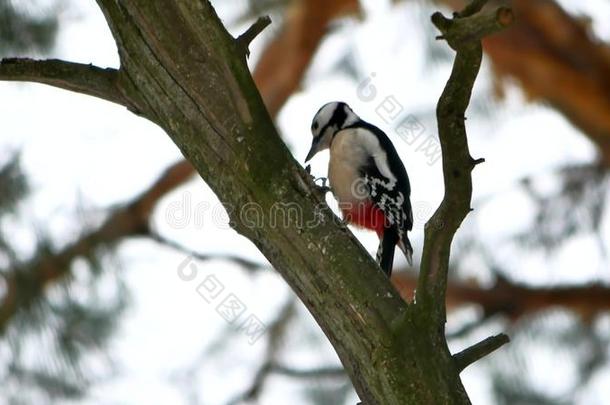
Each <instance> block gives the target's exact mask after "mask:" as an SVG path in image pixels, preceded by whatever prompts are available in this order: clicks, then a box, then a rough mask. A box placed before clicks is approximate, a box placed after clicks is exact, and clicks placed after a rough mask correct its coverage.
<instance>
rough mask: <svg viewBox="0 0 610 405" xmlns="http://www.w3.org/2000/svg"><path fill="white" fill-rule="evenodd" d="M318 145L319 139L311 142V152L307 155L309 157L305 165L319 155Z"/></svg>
mask: <svg viewBox="0 0 610 405" xmlns="http://www.w3.org/2000/svg"><path fill="white" fill-rule="evenodd" d="M318 143H319V139H318V138H314V140H313V141H312V142H311V148H310V149H309V152H308V153H307V157H306V158H305V163H307V162H308V161H309V159H311V158H312V157H314V155H315V154H316V153H318Z"/></svg>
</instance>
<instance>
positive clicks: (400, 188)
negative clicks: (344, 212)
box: [360, 156, 413, 236]
mask: <svg viewBox="0 0 610 405" xmlns="http://www.w3.org/2000/svg"><path fill="white" fill-rule="evenodd" d="M379 166H380V162H379V158H375V157H373V156H371V157H370V158H369V159H368V161H367V164H366V165H364V166H363V167H362V168H361V170H360V175H361V176H362V178H363V179H364V182H365V183H366V185H367V187H368V191H369V195H370V198H371V200H372V201H373V203H374V204H375V206H377V208H379V209H380V210H381V211H382V212H383V214H384V215H385V217H386V219H387V220H388V221H389V223H390V224H391V225H393V226H395V227H396V228H397V230H398V232H399V234H400V235H401V236H402V233H403V232H405V231H407V230H411V228H412V227H413V214H412V211H411V202H410V201H409V194H408V190H405V189H404V185H403V183H402V182H400V181H398V180H397V179H396V178H388V177H386V176H384V175H383V174H382V173H381V170H380V168H379Z"/></svg>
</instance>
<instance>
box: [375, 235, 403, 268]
mask: <svg viewBox="0 0 610 405" xmlns="http://www.w3.org/2000/svg"><path fill="white" fill-rule="evenodd" d="M398 242H399V237H398V233H396V231H394V230H393V229H391V228H388V229H386V231H385V232H384V233H383V237H382V238H381V240H380V241H379V249H378V250H377V262H378V263H379V266H380V267H381V269H382V270H383V272H384V273H385V274H386V275H387V276H388V277H390V276H391V275H392V266H393V265H394V251H395V250H396V244H397V243H398Z"/></svg>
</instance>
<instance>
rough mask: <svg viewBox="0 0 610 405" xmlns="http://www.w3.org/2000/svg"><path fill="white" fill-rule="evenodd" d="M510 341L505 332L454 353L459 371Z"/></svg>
mask: <svg viewBox="0 0 610 405" xmlns="http://www.w3.org/2000/svg"><path fill="white" fill-rule="evenodd" d="M509 341H510V339H509V338H508V336H506V335H505V334H503V333H500V334H499V335H495V336H490V337H488V338H487V339H485V340H482V341H480V342H479V343H476V344H474V345H472V346H470V347H469V348H467V349H464V350H462V351H461V352H459V353H457V354H454V355H453V360H454V361H455V367H456V368H457V370H458V372H459V373H461V372H462V371H463V370H464V369H465V368H466V367H468V366H469V365H471V364H472V363H474V362H476V361H477V360H480V359H482V358H483V357H485V356H487V355H488V354H490V353H492V352H494V351H496V350H497V349H499V348H500V347H502V346H504V345H505V344H507V343H508V342H509Z"/></svg>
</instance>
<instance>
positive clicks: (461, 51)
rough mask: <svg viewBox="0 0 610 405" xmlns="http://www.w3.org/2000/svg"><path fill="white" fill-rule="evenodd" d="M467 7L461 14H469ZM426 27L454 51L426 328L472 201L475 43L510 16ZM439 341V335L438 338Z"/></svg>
mask: <svg viewBox="0 0 610 405" xmlns="http://www.w3.org/2000/svg"><path fill="white" fill-rule="evenodd" d="M483 3H485V2H479V1H475V2H473V3H472V5H471V7H473V8H475V9H480V8H481V7H482V6H483ZM470 12H471V10H468V8H467V9H466V10H465V12H463V13H464V14H465V15H469V14H470ZM432 22H433V23H434V25H435V26H436V27H437V28H438V29H439V30H440V31H441V33H442V37H443V38H444V39H445V40H447V43H448V44H449V45H450V46H451V47H452V48H453V49H455V50H456V51H457V54H456V58H455V62H454V65H453V70H452V72H451V76H450V77H449V80H448V82H447V85H446V86H445V89H444V91H443V93H442V95H441V97H440V99H439V101H438V105H437V110H436V115H437V120H438V127H439V140H440V144H441V150H442V156H443V178H444V184H445V195H444V197H443V201H442V202H441V205H440V206H439V208H438V209H437V210H436V212H435V213H434V215H433V216H432V218H431V219H430V220H429V221H428V223H427V224H426V227H425V238H424V248H423V254H422V263H421V269H420V277H419V283H418V284H419V285H418V288H417V294H416V302H417V303H418V304H421V307H422V308H423V309H424V311H425V312H427V313H428V314H429V316H431V319H432V320H433V321H432V323H433V324H435V325H442V327H441V328H440V331H439V330H438V329H436V327H437V326H433V328H435V330H436V333H438V334H439V338H440V336H442V335H444V333H440V332H441V331H443V330H444V323H445V294H446V289H447V272H448V268H449V252H450V249H451V241H452V240H453V236H454V234H455V232H456V231H457V229H458V227H459V226H460V224H461V223H462V221H463V220H464V218H465V217H466V215H467V214H468V212H469V211H470V202H471V198H472V178H471V171H472V169H473V168H474V166H475V164H476V163H479V162H480V160H474V159H473V158H472V157H471V156H470V152H469V150H468V140H467V137H466V127H465V114H466V108H467V107H468V103H469V102H470V95H471V92H472V88H473V85H474V81H475V79H476V77H477V74H478V72H479V67H480V64H481V57H482V47H481V41H480V39H481V38H482V37H483V36H485V35H489V34H492V33H494V32H497V31H498V30H500V29H502V28H503V27H505V26H506V25H508V24H510V23H511V22H512V12H511V11H510V10H509V9H506V8H500V9H498V10H497V11H496V12H494V13H491V14H484V15H478V14H477V15H473V16H467V17H460V13H457V14H456V15H455V16H454V18H453V19H447V18H445V17H444V16H443V15H442V14H440V13H434V14H433V15H432ZM443 338H444V336H443Z"/></svg>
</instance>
